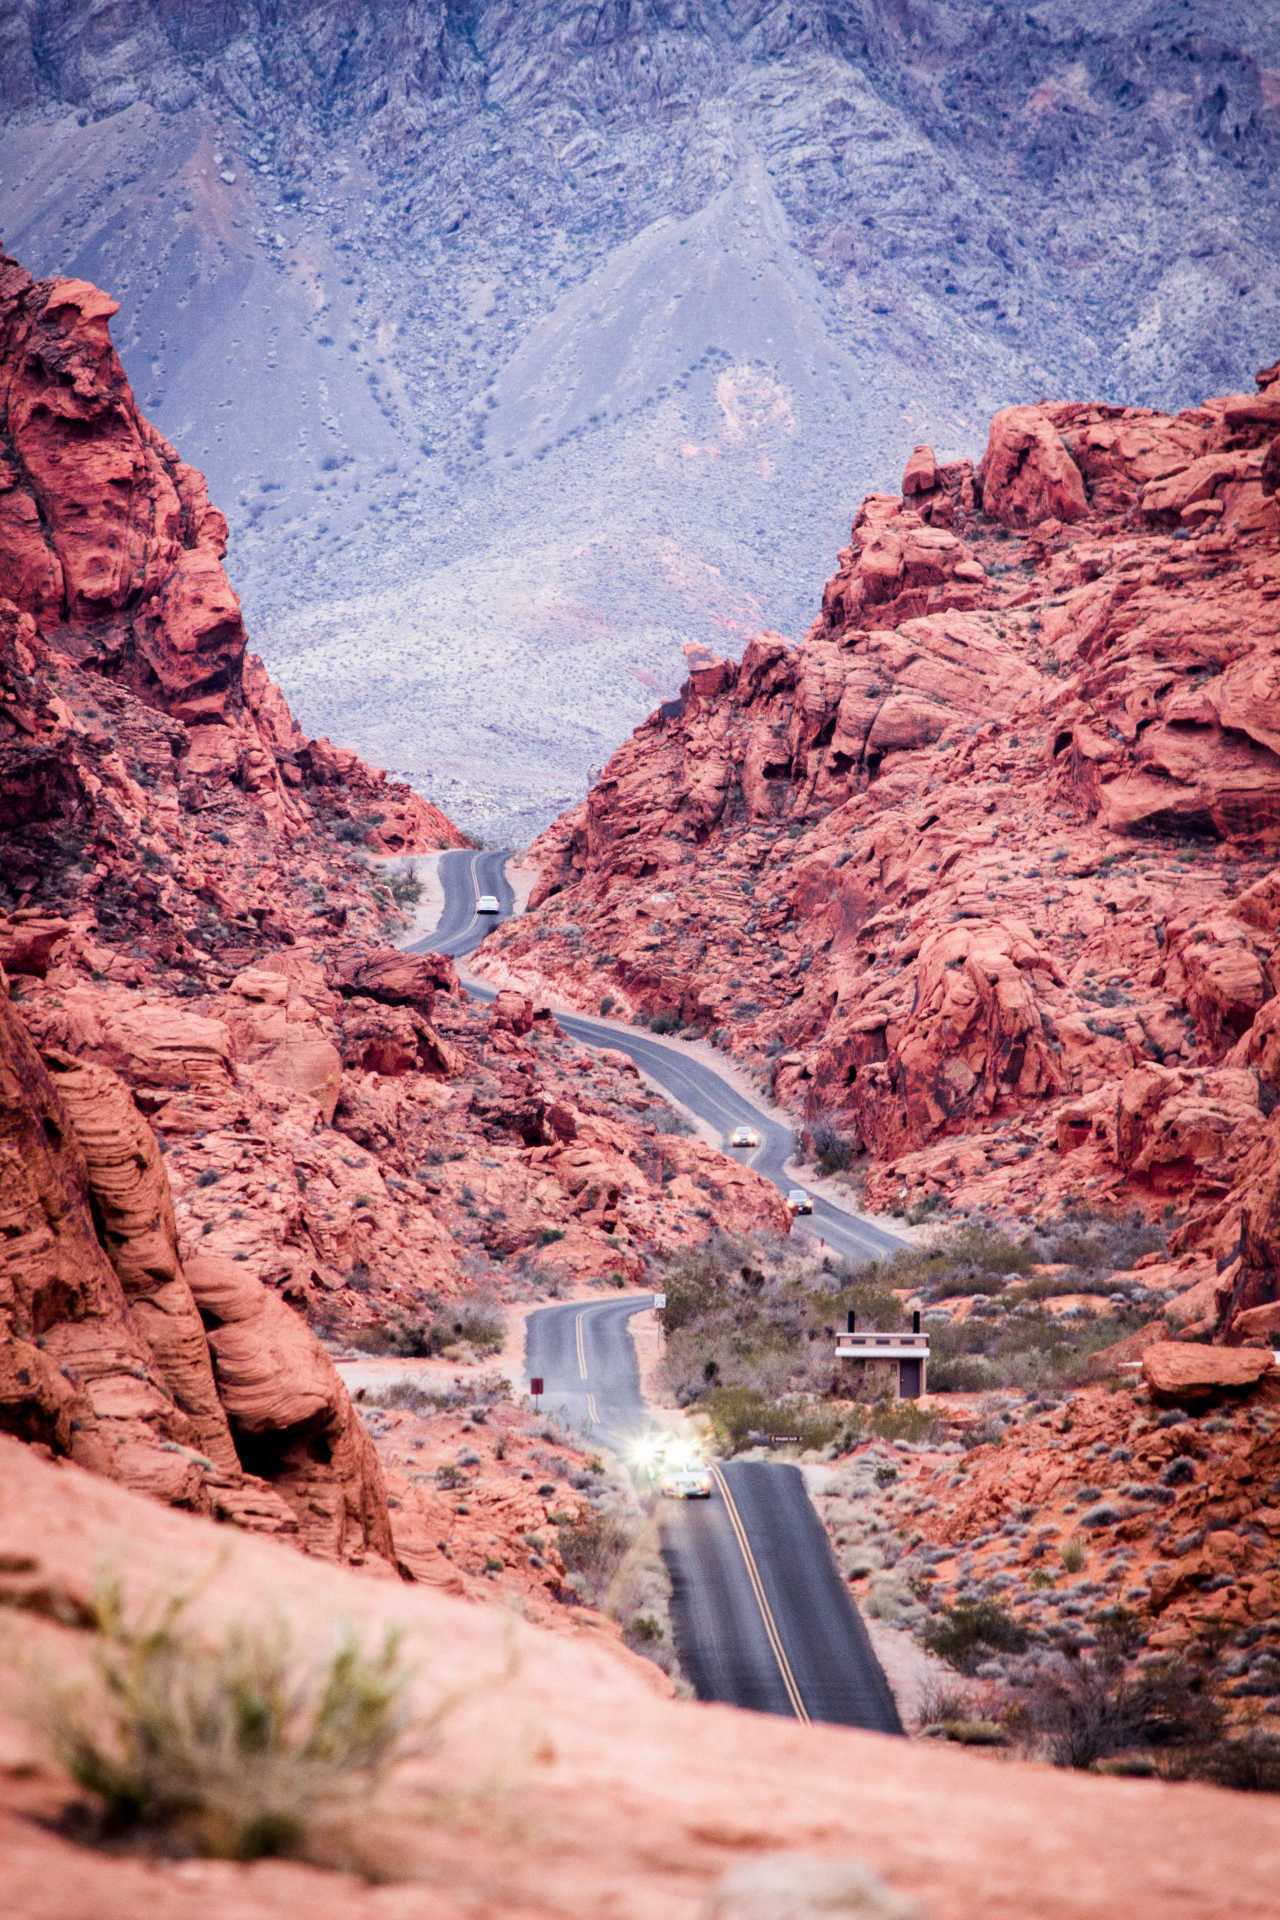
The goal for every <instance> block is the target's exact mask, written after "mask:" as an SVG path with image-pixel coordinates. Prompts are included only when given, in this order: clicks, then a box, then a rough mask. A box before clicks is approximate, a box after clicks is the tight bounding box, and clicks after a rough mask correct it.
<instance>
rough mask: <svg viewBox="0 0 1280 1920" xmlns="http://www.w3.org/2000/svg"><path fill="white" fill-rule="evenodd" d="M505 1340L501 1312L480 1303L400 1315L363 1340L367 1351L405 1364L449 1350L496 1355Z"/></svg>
mask: <svg viewBox="0 0 1280 1920" xmlns="http://www.w3.org/2000/svg"><path fill="white" fill-rule="evenodd" d="M506 1337H507V1332H506V1320H505V1317H504V1315H503V1312H502V1308H501V1307H500V1306H497V1305H495V1304H492V1303H489V1302H485V1301H480V1300H469V1301H468V1300H460V1301H454V1302H452V1303H449V1304H447V1305H438V1306H430V1307H427V1308H426V1309H425V1310H424V1311H422V1312H419V1313H414V1314H406V1315H402V1316H401V1318H400V1319H398V1320H393V1321H391V1322H389V1324H388V1325H387V1326H386V1327H383V1328H376V1329H374V1330H372V1332H371V1333H369V1334H366V1335H365V1336H364V1343H365V1345H366V1347H367V1348H369V1349H370V1350H372V1351H373V1352H378V1353H393V1354H395V1355H397V1356H398V1357H399V1358H401V1359H404V1360H430V1359H433V1358H434V1357H435V1356H436V1355H437V1354H440V1353H444V1352H446V1351H447V1350H448V1349H449V1348H450V1347H456V1346H463V1345H465V1346H469V1347H473V1348H474V1349H475V1350H476V1352H477V1353H497V1352H498V1351H499V1350H500V1349H501V1347H502V1344H503V1342H504V1341H505V1339H506Z"/></svg>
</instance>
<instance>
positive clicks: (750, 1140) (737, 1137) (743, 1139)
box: [729, 1127, 760, 1147]
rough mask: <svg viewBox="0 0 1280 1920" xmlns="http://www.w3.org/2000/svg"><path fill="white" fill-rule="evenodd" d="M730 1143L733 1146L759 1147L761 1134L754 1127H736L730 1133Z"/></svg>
mask: <svg viewBox="0 0 1280 1920" xmlns="http://www.w3.org/2000/svg"><path fill="white" fill-rule="evenodd" d="M729 1145H730V1146H731V1147H758V1146H759V1145H760V1135H759V1134H758V1133H757V1132H756V1130H755V1128H754V1127H735V1128H734V1130H733V1132H732V1133H731V1134H730V1135H729Z"/></svg>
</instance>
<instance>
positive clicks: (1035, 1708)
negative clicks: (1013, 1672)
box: [1023, 1647, 1222, 1767]
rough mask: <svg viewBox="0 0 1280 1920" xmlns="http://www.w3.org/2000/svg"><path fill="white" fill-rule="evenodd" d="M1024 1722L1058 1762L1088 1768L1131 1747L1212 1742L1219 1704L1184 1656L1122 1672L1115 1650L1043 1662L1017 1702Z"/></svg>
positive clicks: (1219, 1720) (1218, 1724)
mask: <svg viewBox="0 0 1280 1920" xmlns="http://www.w3.org/2000/svg"><path fill="white" fill-rule="evenodd" d="M1023 1715H1024V1719H1025V1724H1026V1727H1027V1729H1028V1730H1029V1731H1030V1734H1031V1735H1032V1737H1033V1738H1034V1739H1036V1740H1037V1741H1038V1742H1039V1744H1041V1745H1042V1746H1043V1748H1044V1750H1045V1752H1046V1754H1047V1756H1048V1758H1049V1759H1050V1760H1052V1762H1053V1763H1054V1765H1055V1766H1059V1767H1091V1766H1093V1765H1094V1764H1095V1763H1096V1762H1097V1761H1098V1760H1102V1759H1106V1758H1108V1757H1109V1756H1111V1755H1113V1754H1117V1753H1123V1752H1124V1751H1125V1750H1126V1749H1127V1748H1130V1747H1170V1746H1177V1747H1185V1746H1187V1745H1201V1744H1204V1743H1210V1742H1213V1741H1214V1740H1215V1739H1216V1737H1217V1735H1218V1734H1219V1733H1220V1731H1221V1727H1222V1709H1221V1706H1220V1705H1219V1703H1218V1701H1217V1698H1216V1696H1215V1693H1214V1691H1213V1688H1212V1685H1211V1684H1210V1683H1209V1682H1208V1681H1207V1680H1206V1678H1205V1676H1204V1675H1202V1674H1200V1673H1199V1672H1197V1671H1196V1669H1194V1668H1193V1667H1191V1666H1190V1665H1189V1664H1188V1663H1186V1662H1183V1661H1172V1660H1170V1661H1162V1662H1158V1663H1154V1664H1153V1665H1151V1666H1149V1667H1145V1668H1141V1669H1140V1670H1138V1671H1137V1672H1136V1673H1135V1672H1130V1671H1128V1670H1126V1668H1125V1666H1124V1664H1123V1661H1122V1659H1121V1657H1120V1655H1119V1653H1118V1651H1117V1650H1116V1649H1115V1648H1114V1647H1112V1648H1105V1647H1104V1651H1103V1653H1102V1654H1101V1655H1100V1656H1099V1657H1097V1658H1088V1657H1082V1658H1077V1659H1065V1658H1064V1659H1062V1660H1059V1661H1057V1662H1056V1663H1055V1664H1054V1665H1053V1666H1051V1667H1047V1668H1042V1669H1041V1671H1040V1672H1039V1673H1038V1674H1037V1676H1036V1679H1035V1681H1034V1683H1033V1684H1032V1686H1031V1687H1030V1688H1029V1689H1028V1692H1027V1695H1026V1698H1025V1701H1024V1703H1023Z"/></svg>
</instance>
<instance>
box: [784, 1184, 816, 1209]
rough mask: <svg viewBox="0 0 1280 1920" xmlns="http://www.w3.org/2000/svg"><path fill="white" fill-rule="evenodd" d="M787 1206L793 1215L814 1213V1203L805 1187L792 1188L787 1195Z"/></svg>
mask: <svg viewBox="0 0 1280 1920" xmlns="http://www.w3.org/2000/svg"><path fill="white" fill-rule="evenodd" d="M787 1205H788V1206H789V1207H790V1209H791V1211H792V1213H812V1212H813V1202H812V1200H811V1199H810V1198H809V1196H808V1194H807V1193H806V1192H805V1190H804V1188H803V1187H792V1189H791V1191H790V1193H789V1194H788V1195H787Z"/></svg>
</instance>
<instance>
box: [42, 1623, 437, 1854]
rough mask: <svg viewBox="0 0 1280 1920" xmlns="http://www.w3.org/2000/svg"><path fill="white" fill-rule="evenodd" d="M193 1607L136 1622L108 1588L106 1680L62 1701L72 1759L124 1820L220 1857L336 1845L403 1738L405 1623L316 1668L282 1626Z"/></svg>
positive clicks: (58, 1731)
mask: <svg viewBox="0 0 1280 1920" xmlns="http://www.w3.org/2000/svg"><path fill="white" fill-rule="evenodd" d="M185 1611H186V1602H185V1599H183V1598H179V1599H176V1600H173V1601H170V1602H169V1603H167V1604H166V1605H165V1606H164V1607H163V1608H161V1609H160V1610H158V1611H156V1612H154V1613H153V1614H152V1616H151V1617H150V1618H146V1617H143V1618H139V1619H136V1620H131V1619H130V1618H129V1617H128V1616H127V1615H126V1612H125V1609H124V1606H123V1604H122V1601H121V1598H120V1594H119V1590H118V1589H117V1588H108V1589H104V1590H103V1591H102V1593H101V1594H100V1595H99V1597H98V1600H97V1603H96V1613H97V1626H98V1629H99V1639H98V1645H97V1648H96V1650H95V1654H94V1676H93V1685H92V1686H91V1687H90V1689H89V1690H88V1691H87V1692H82V1693H80V1694H69V1693H64V1694H62V1695H60V1696H59V1697H58V1698H57V1699H56V1700H55V1701H54V1702H53V1704H52V1706H51V1716H50V1717H51V1732H52V1736H53V1741H54V1745H55V1748H56V1750H57V1752H58V1754H59V1756H60V1758H61V1760H62V1762H63V1764H64V1765H65V1766H66V1768H67V1771H68V1772H69V1773H70V1775H71V1777H72V1778H73V1779H74V1780H75V1781H76V1782H77V1784H78V1785H79V1786H81V1787H82V1788H84V1790H85V1791H86V1792H87V1793H89V1794H90V1795H92V1797H93V1799H94V1800H95V1801H96V1802H97V1804H98V1807H99V1809H100V1811H101V1816H102V1819H103V1821H104V1824H105V1826H106V1828H107V1830H108V1831H110V1832H113V1833H124V1832H128V1831H130V1830H138V1829H151V1830H152V1831H156V1832H160V1833H163V1834H164V1835H165V1836H166V1840H167V1842H168V1843H169V1844H170V1845H173V1846H177V1847H178V1848H180V1849H182V1850H184V1851H190V1852H195V1853H201V1854H208V1855H213V1856H216V1857H218V1858H221V1859H233V1860H253V1859H259V1858H262V1857H263V1856H266V1855H271V1854H291V1855H294V1856H297V1857H301V1858H307V1857H313V1858H318V1857H326V1858H327V1857H328V1851H329V1843H328V1842H327V1841H326V1838H325V1835H326V1831H329V1832H330V1833H331V1831H332V1829H333V1827H334V1824H335V1822H338V1821H340V1820H341V1818H342V1817H343V1816H350V1817H352V1818H354V1817H356V1816H357V1815H360V1816H362V1815H363V1813H364V1811H365V1808H366V1806H367V1803H368V1800H369V1797H370V1795H371V1793H372V1792H373V1791H374V1790H375V1788H376V1787H377V1785H378V1783H379V1782H380V1780H381V1779H382V1778H383V1776H384V1775H385V1774H386V1772H387V1770H388V1769H389V1767H390V1766H391V1765H392V1764H393V1763H394V1762H395V1760H396V1759H397V1757H398V1756H399V1754H400V1752H401V1750H402V1747H403V1743H404V1737H405V1732H406V1721H405V1710H404V1705H403V1700H404V1694H405V1687H406V1680H407V1675H406V1672H405V1669H404V1668H403V1666H402V1665H401V1661H400V1651H399V1645H398V1642H397V1640H396V1638H395V1636H394V1635H387V1636H386V1637H385V1638H384V1640H383V1641H382V1643H381V1645H380V1647H379V1648H378V1649H377V1650H376V1651H374V1652H372V1653H371V1652H368V1651H366V1650H365V1649H364V1648H362V1647H361V1646H360V1644H359V1642H358V1641H357V1640H356V1639H355V1638H354V1637H353V1636H351V1635H347V1636H346V1637H344V1638H343V1639H342V1640H341V1641H340V1642H339V1644H338V1645H337V1647H336V1648H335V1650H334V1651H333V1652H332V1653H331V1654H330V1655H328V1657H327V1658H325V1659H323V1660H321V1661H319V1662H316V1663H314V1664H312V1665H309V1666H308V1665H306V1664H304V1663H303V1662H302V1661H301V1660H300V1659H299V1658H298V1656H297V1655H296V1653H295V1652H294V1649H293V1648H292V1646H291V1644H290V1640H289V1636H288V1633H287V1630H286V1629H285V1628H284V1626H283V1625H281V1626H278V1627H276V1628H274V1629H271V1630H267V1629H263V1628H258V1627H243V1626H239V1627H233V1628H231V1629H230V1630H229V1631H228V1632H226V1633H225V1634H224V1635H223V1637H222V1638H221V1639H218V1640H211V1641H206V1640H203V1639H202V1638H200V1637H199V1636H198V1635H197V1633H196V1632H195V1631H194V1630H192V1629H191V1628H190V1627H189V1626H188V1625H187V1623H186V1620H185ZM442 1711H444V1709H442Z"/></svg>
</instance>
